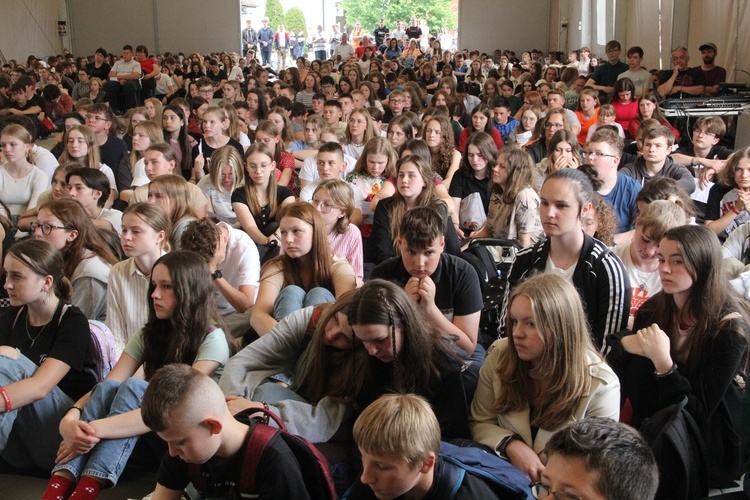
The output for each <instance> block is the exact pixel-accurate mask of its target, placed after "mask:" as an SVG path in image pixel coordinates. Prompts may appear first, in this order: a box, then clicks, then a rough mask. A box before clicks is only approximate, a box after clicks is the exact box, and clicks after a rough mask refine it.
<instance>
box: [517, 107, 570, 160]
mask: <svg viewBox="0 0 750 500" xmlns="http://www.w3.org/2000/svg"><path fill="white" fill-rule="evenodd" d="M558 130H570V122H569V121H568V116H567V115H566V114H565V111H564V110H562V109H561V108H552V109H550V110H549V111H547V116H545V117H544V118H543V119H542V123H541V125H540V124H537V127H536V129H535V130H534V134H533V135H532V136H531V139H529V142H527V143H526V146H525V149H526V152H527V153H529V154H530V155H531V158H532V159H533V160H534V164H537V163H540V162H541V161H542V159H544V158H546V157H547V154H548V151H549V149H550V144H551V143H552V137H554V135H555V132H557V131H558Z"/></svg>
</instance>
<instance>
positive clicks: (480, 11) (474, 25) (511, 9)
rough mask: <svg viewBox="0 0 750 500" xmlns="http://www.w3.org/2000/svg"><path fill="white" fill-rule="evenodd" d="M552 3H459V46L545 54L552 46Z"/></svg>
mask: <svg viewBox="0 0 750 500" xmlns="http://www.w3.org/2000/svg"><path fill="white" fill-rule="evenodd" d="M549 14H550V0H520V1H519V0H460V3H459V7H458V37H459V40H458V45H459V47H460V48H464V47H466V48H469V49H477V50H480V51H484V52H487V51H490V52H491V51H492V50H495V49H497V48H500V49H510V50H514V51H515V52H516V54H517V55H518V56H519V57H520V55H521V52H522V51H524V50H531V49H533V48H536V49H539V50H543V51H546V50H547V48H548V46H549Z"/></svg>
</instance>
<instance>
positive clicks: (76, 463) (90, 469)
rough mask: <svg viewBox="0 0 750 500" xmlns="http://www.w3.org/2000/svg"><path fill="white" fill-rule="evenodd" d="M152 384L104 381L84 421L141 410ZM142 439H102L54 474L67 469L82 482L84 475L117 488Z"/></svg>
mask: <svg viewBox="0 0 750 500" xmlns="http://www.w3.org/2000/svg"><path fill="white" fill-rule="evenodd" d="M146 387H148V382H146V381H145V380H143V379H139V378H129V379H128V380H126V381H125V382H123V383H120V382H117V381H115V380H104V381H102V382H101V383H99V384H97V385H96V387H94V390H93V391H91V397H90V398H89V400H88V402H87V403H86V406H85V407H84V408H83V415H82V416H81V418H82V419H83V420H85V421H86V422H91V421H93V420H98V419H102V418H105V417H112V416H114V415H119V414H121V413H127V412H129V411H131V410H137V409H138V408H140V407H141V400H142V399H143V393H144V392H146ZM139 437H140V436H133V437H129V438H122V439H102V440H101V441H99V443H97V444H96V446H94V447H93V448H92V449H91V451H90V452H88V453H87V454H86V455H80V456H78V457H76V458H74V459H73V460H71V461H69V462H68V463H65V464H62V465H58V466H56V467H55V468H54V470H53V472H57V471H59V470H67V471H68V472H70V473H71V474H73V476H74V477H75V478H76V479H78V478H80V477H81V475H86V476H91V477H95V478H98V479H105V480H107V481H109V482H110V483H112V485H113V486H114V485H115V484H117V480H118V479H119V477H120V475H121V474H122V471H123V469H125V465H126V464H127V462H128V458H130V454H131V453H132V452H133V448H134V447H135V444H136V443H137V442H138V438H139Z"/></svg>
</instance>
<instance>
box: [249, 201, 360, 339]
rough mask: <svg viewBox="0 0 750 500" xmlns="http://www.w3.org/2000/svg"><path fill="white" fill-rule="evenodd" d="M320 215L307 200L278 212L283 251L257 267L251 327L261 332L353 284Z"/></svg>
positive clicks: (351, 274) (329, 300)
mask: <svg viewBox="0 0 750 500" xmlns="http://www.w3.org/2000/svg"><path fill="white" fill-rule="evenodd" d="M325 231H326V224H325V221H324V220H323V217H322V215H321V214H320V212H318V210H316V209H315V208H314V207H313V206H312V205H311V204H310V203H306V202H302V201H301V202H297V203H292V204H290V205H288V206H286V207H284V208H282V209H281V211H280V220H279V230H278V233H279V239H280V240H281V247H282V249H283V250H284V253H283V255H280V256H278V257H275V258H273V259H271V260H270V261H268V262H267V263H266V264H265V265H264V266H263V268H262V270H261V277H260V287H259V289H258V298H257V299H256V301H255V305H254V306H253V311H252V314H251V315H250V326H252V327H253V329H255V331H256V332H257V333H258V335H265V334H266V333H268V331H269V330H271V328H273V327H274V326H276V324H277V323H278V321H279V320H280V319H282V318H284V317H285V316H287V315H288V314H289V313H291V312H294V311H297V310H299V309H302V308H303V307H309V306H314V305H317V304H321V303H323V302H333V301H334V299H335V297H338V296H340V295H341V294H343V293H344V292H347V291H349V290H352V289H353V288H356V286H357V279H356V277H355V276H354V271H353V270H352V267H351V266H350V265H349V263H348V262H346V260H344V259H343V258H341V257H339V256H337V255H334V254H333V252H331V247H330V246H329V244H328V238H327V237H326V233H325Z"/></svg>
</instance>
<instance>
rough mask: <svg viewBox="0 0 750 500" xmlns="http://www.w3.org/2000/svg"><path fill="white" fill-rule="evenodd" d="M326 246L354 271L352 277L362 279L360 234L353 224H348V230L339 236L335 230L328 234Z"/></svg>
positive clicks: (362, 265)
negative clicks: (345, 261)
mask: <svg viewBox="0 0 750 500" xmlns="http://www.w3.org/2000/svg"><path fill="white" fill-rule="evenodd" d="M328 244H329V245H330V246H331V252H333V253H334V254H335V255H338V256H339V257H341V258H343V259H345V260H347V261H348V262H349V264H351V266H352V269H353V270H354V275H355V276H356V277H357V278H359V279H362V277H363V276H364V264H363V263H362V261H363V257H362V234H361V233H360V231H359V228H358V227H357V226H355V225H354V224H349V229H348V230H347V231H346V232H345V233H343V234H341V233H339V232H338V231H336V230H335V229H334V230H333V231H331V232H330V233H328Z"/></svg>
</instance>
